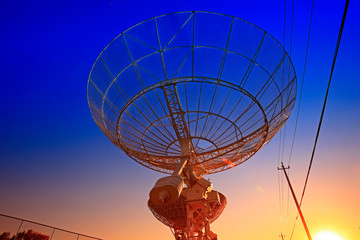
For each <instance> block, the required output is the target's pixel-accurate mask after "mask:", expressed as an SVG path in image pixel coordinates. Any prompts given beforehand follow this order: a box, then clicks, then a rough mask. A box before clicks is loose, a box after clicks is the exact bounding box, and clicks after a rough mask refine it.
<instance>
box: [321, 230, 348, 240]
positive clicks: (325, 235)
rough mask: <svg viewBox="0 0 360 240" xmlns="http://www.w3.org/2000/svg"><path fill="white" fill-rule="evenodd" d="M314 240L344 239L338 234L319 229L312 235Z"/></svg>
mask: <svg viewBox="0 0 360 240" xmlns="http://www.w3.org/2000/svg"><path fill="white" fill-rule="evenodd" d="M314 240H345V239H344V238H343V237H340V236H339V235H338V234H336V233H334V232H331V231H321V232H319V233H318V234H316V235H315V236H314Z"/></svg>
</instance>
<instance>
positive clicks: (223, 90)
mask: <svg viewBox="0 0 360 240" xmlns="http://www.w3.org/2000/svg"><path fill="white" fill-rule="evenodd" d="M295 97H296V74H295V70H294V67H293V64H292V62H291V60H290V58H289V56H288V54H287V53H286V51H285V50H284V48H283V47H282V46H281V45H280V44H279V42H278V41H276V39H275V38H273V37H272V36H271V35H270V34H268V33H267V32H265V31H264V30H262V29H261V28H259V27H257V26H255V25H253V24H251V23H249V22H246V21H244V20H242V19H239V18H236V17H233V16H229V15H225V14H218V13H209V12H198V11H189V12H178V13H172V14H166V15H161V16H158V17H154V18H151V19H148V20H146V21H143V22H141V23H139V24H137V25H135V26H133V27H131V28H129V29H128V30H126V31H124V32H122V33H121V34H120V35H118V36H117V37H116V38H115V39H114V40H113V41H112V42H110V44H109V45H107V46H106V47H105V49H104V50H103V51H102V52H101V53H100V55H99V56H98V58H97V59H96V61H95V63H94V65H93V67H92V69H91V72H90V76H89V81H88V102H89V107H90V110H91V114H92V116H93V118H94V120H95V122H96V124H97V125H98V126H99V128H100V129H101V130H102V131H103V132H104V134H105V135H106V136H107V137H108V138H109V139H110V140H111V141H112V142H113V143H114V144H115V145H116V146H117V147H119V148H120V149H122V150H123V151H124V152H126V153H127V155H129V156H130V157H131V158H133V159H134V160H135V161H137V162H138V163H140V164H142V165H144V166H146V167H148V168H150V169H153V170H156V171H159V172H163V173H169V174H172V176H169V177H165V178H162V179H160V180H159V181H158V182H157V183H156V185H155V187H154V188H153V190H152V191H151V193H150V200H149V207H150V209H151V210H152V211H153V212H154V211H155V212H156V211H158V213H157V214H158V215H159V214H160V213H159V212H162V217H163V218H162V219H164V218H165V219H172V218H174V217H171V216H168V215H169V214H170V215H171V214H172V213H171V211H168V212H166V211H165V213H164V209H169V208H170V209H174V208H175V205H176V204H177V205H179V204H180V205H181V204H182V206H184V207H183V210H182V211H185V212H183V213H184V214H183V215H184V216H183V220H181V221H182V224H178V225H179V226H178V227H176V226H177V225H176V224H175V225H176V226H175V225H174V224H173V223H174V222H176V221H175V220H174V219H173V220H171V221H172V225H171V227H172V228H174V230H175V234H174V235H175V237H177V238H178V239H216V238H215V237H214V236H215V235H216V234H214V235H212V234H213V233H212V232H211V231H210V229H208V227H207V226H208V224H209V219H208V218H209V216H210V215H211V214H213V213H212V212H211V208H209V205H211V203H212V202H211V201H212V200H211V201H210V197H209V196H210V195H214V196H213V200H214V199H215V200H216V201H215V200H214V201H215V202H217V203H218V206H223V207H222V209H223V208H224V207H225V204H226V199H225V197H224V196H223V195H222V194H220V193H218V192H216V191H212V190H211V186H212V185H211V183H210V182H208V181H207V180H205V179H203V178H202V176H203V175H205V174H212V173H216V172H220V171H224V170H227V169H229V168H231V167H234V166H236V165H239V164H241V163H243V162H245V161H246V160H248V159H249V158H250V157H251V156H253V155H254V154H255V153H256V152H257V151H258V150H259V149H260V148H261V147H262V146H263V145H264V144H265V143H267V142H268V141H270V140H271V139H272V138H273V137H274V135H275V134H276V133H277V132H278V131H279V130H280V129H281V127H282V126H283V125H284V124H285V122H286V120H287V119H288V117H289V115H290V113H291V111H292V109H293V107H294V104H295ZM184 181H185V184H186V187H185V188H184V187H183V186H184ZM202 181H207V182H208V183H206V182H202ZM199 185H200V186H202V187H203V188H202V189H203V190H201V191H202V194H200V195H199V196H198V197H194V196H193V195H191V194H192V193H191V192H192V191H191V190H192V189H196V188H197V187H198V186H199ZM210 185H211V186H210ZM154 189H155V190H154ZM183 189H184V191H183ZM200 189H201V187H200ZM201 191H200V192H201ZM193 192H194V191H193ZM193 194H195V193H193ZM196 199H197V200H199V201H200V202H201V201H202V202H203V204H205V205H206V204H207V209H210V210H206V211H208V212H206V211H205V208H203V210H202V211H203V213H204V216H205V217H204V219H207V220H203V219H201V220H196V221H198V223H195V222H192V221H193V220H194V218H195V213H194V212H193V211H192V210H191V209H192V206H195V205H194V204H192V203H191V202H196V201H197V200H196ZM171 204H172V205H174V206H172V205H171ZM205 205H204V206H205ZM155 208H156V209H158V210H156V209H155ZM154 209H155V210H154ZM194 209H196V207H195V208H194ZM197 209H199V207H198V208H197ZM216 211H218V210H216ZM221 211H222V210H221ZM221 211H220V213H221ZM154 214H155V216H156V213H154ZM167 214H168V215H167ZM199 214H200V213H198V215H199ZM207 214H210V215H207ZM160 215H161V214H160ZM157 217H158V219H159V218H161V217H159V216H157ZM169 221H170V220H169ZM169 221H168V222H169ZM184 221H185V222H184ZM194 221H195V220H194ZM199 221H200V222H199ZM204 221H205V222H204ZM162 222H164V223H165V222H166V220H164V221H162ZM180 225H181V227H180ZM169 226H170V225H169ZM200 232H202V233H201V234H202V235H201V234H200ZM203 236H205V237H206V238H205V237H204V238H202V237H203ZM180 237H181V238H180Z"/></svg>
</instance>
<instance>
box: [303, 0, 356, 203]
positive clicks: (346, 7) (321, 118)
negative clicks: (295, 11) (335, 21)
mask: <svg viewBox="0 0 360 240" xmlns="http://www.w3.org/2000/svg"><path fill="white" fill-rule="evenodd" d="M349 2H350V0H346V3H345V9H344V13H343V17H342V21H341V26H340V30H339V35H338V39H337V42H336V48H335V53H334V58H333V62H332V66H331V72H330V77H329V82H328V85H327V89H326V94H325V99H324V105H323V108H322V110H321V116H320V121H319V126H318V129H317V132H316V137H315V143H314V148H313V151H312V154H311V160H310V164H309V169H308V172H307V175H306V180H305V185H304V189H303V193H302V195H301V200H300V205H301V203H302V200H303V198H304V194H305V190H306V186H307V182H308V178H309V174H310V170H311V166H312V162H313V160H314V155H315V150H316V145H317V141H318V138H319V133H320V128H321V124H322V121H323V118H324V112H325V107H326V102H327V98H328V94H329V89H330V83H331V79H332V75H333V72H334V68H335V62H336V58H337V54H338V51H339V46H340V41H341V36H342V32H343V29H344V24H345V19H346V14H347V9H348V6H349Z"/></svg>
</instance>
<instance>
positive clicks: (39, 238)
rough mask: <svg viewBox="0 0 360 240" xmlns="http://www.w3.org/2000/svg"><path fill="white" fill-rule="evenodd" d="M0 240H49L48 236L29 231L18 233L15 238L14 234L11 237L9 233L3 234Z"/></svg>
mask: <svg viewBox="0 0 360 240" xmlns="http://www.w3.org/2000/svg"><path fill="white" fill-rule="evenodd" d="M0 240H49V236H48V235H44V234H42V233H39V232H35V231H34V230H31V229H30V230H27V232H25V231H22V232H19V233H18V234H17V236H16V234H15V235H14V236H12V237H10V232H3V233H2V234H1V235H0Z"/></svg>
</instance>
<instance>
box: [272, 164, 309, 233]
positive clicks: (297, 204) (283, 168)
mask: <svg viewBox="0 0 360 240" xmlns="http://www.w3.org/2000/svg"><path fill="white" fill-rule="evenodd" d="M289 168H290V167H289V166H288V167H287V168H285V167H284V163H281V168H278V170H283V171H284V174H285V177H286V180H287V182H288V184H289V187H290V190H291V194H292V196H293V198H294V201H295V204H296V207H297V209H298V212H299V215H300V218H301V221H302V223H303V225H304V228H305V231H306V235H307V236H308V238H309V240H312V237H311V235H310V232H309V229H308V227H307V225H306V222H305V219H304V216H303V214H302V212H301V209H300V205H299V202H298V200H297V199H296V196H295V193H294V189H293V188H292V185H291V183H290V180H289V177H288V175H287V173H286V169H289ZM281 235H282V234H281Z"/></svg>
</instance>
